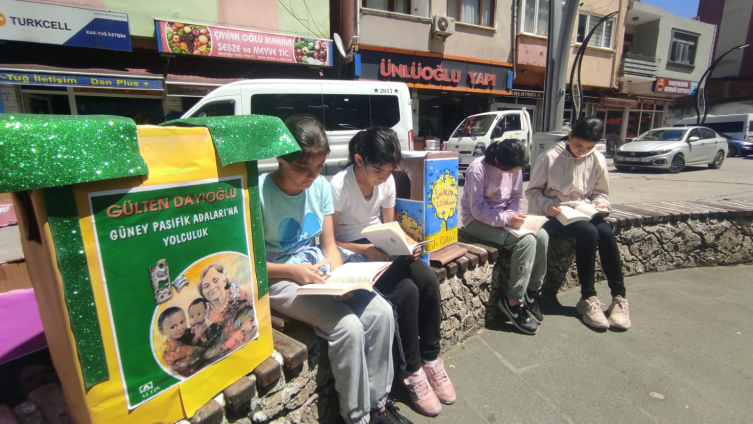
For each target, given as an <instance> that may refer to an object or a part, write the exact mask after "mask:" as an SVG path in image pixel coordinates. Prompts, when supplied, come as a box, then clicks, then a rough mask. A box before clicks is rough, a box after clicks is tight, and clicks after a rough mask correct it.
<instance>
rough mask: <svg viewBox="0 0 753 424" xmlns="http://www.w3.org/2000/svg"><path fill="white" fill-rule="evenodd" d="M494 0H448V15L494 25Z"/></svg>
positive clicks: (457, 18) (472, 22)
mask: <svg viewBox="0 0 753 424" xmlns="http://www.w3.org/2000/svg"><path fill="white" fill-rule="evenodd" d="M494 1H495V0H447V16H449V17H451V18H455V20H456V21H458V22H463V23H465V24H471V25H481V26H488V27H493V26H494ZM546 1H547V3H548V2H549V0H546Z"/></svg>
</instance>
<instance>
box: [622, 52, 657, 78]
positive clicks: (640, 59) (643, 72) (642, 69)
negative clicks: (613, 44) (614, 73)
mask: <svg viewBox="0 0 753 424" xmlns="http://www.w3.org/2000/svg"><path fill="white" fill-rule="evenodd" d="M658 71H659V59H657V58H655V57H650V56H643V55H640V54H635V53H627V54H625V55H624V56H623V58H622V65H621V67H620V81H622V82H628V81H631V82H632V81H648V80H654V79H655V78H656V75H657V72H658Z"/></svg>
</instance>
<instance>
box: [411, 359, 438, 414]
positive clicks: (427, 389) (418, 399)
mask: <svg viewBox="0 0 753 424" xmlns="http://www.w3.org/2000/svg"><path fill="white" fill-rule="evenodd" d="M403 384H404V385H405V388H406V389H408V393H410V400H411V401H413V406H415V407H416V410H417V411H418V412H420V413H422V414H424V415H427V416H429V417H436V416H437V415H439V413H440V412H442V404H441V403H439V399H438V398H437V395H436V393H434V390H432V388H431V386H430V385H429V380H428V378H427V377H426V373H425V372H424V370H423V368H419V369H418V371H416V372H414V373H413V374H411V375H409V376H408V377H406V378H405V379H403Z"/></svg>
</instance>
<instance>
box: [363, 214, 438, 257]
mask: <svg viewBox="0 0 753 424" xmlns="http://www.w3.org/2000/svg"><path fill="white" fill-rule="evenodd" d="M361 235H362V236H364V237H366V238H367V239H369V241H370V242H371V243H373V244H374V246H376V248H377V249H379V250H381V251H382V252H384V253H386V254H388V255H393V256H399V255H412V254H413V251H414V250H416V248H417V247H418V246H423V245H425V244H427V243H429V241H430V240H428V241H422V242H419V243H410V244H409V243H408V238H407V237H406V235H405V231H403V229H402V228H400V224H398V223H397V221H393V222H388V223H386V224H377V225H371V226H369V227H366V228H364V229H363V231H361Z"/></svg>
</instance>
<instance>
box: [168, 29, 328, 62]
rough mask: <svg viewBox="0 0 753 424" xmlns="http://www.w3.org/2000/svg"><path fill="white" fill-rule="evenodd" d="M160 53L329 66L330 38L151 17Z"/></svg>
mask: <svg viewBox="0 0 753 424" xmlns="http://www.w3.org/2000/svg"><path fill="white" fill-rule="evenodd" d="M154 23H155V27H156V30H157V41H158V43H157V48H158V50H159V51H160V52H162V53H172V54H184V55H193V56H212V57H225V58H230V59H245V60H260V61H265V62H278V63H295V64H299V65H307V66H332V41H331V40H327V39H318V38H306V37H294V36H292V35H281V34H270V33H264V32H256V31H248V30H243V29H233V28H223V27H216V26H208V25H200V24H192V23H186V22H177V21H157V20H155V21H154Z"/></svg>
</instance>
